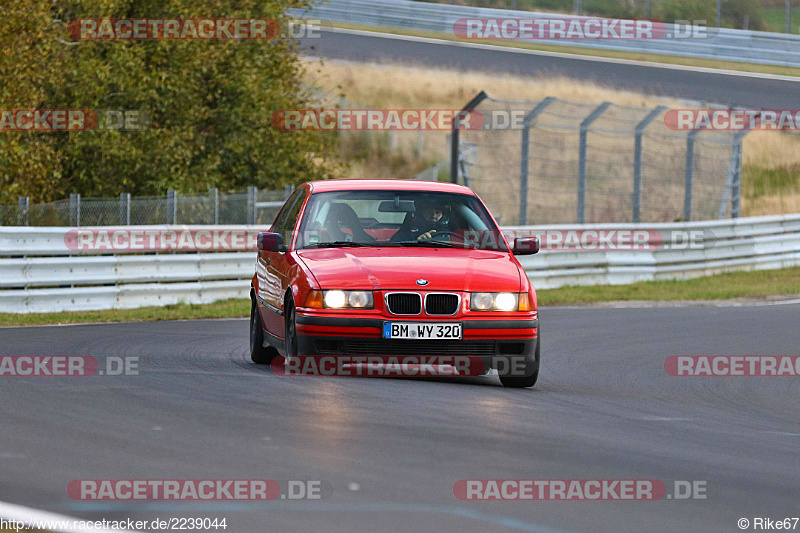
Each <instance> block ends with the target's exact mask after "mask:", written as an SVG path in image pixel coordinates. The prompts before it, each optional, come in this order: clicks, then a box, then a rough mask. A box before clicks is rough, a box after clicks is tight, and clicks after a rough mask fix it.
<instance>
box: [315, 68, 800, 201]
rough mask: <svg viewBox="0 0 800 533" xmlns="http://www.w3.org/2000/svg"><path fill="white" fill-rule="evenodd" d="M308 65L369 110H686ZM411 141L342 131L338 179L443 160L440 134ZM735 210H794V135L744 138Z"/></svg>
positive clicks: (552, 90) (551, 86)
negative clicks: (496, 102)
mask: <svg viewBox="0 0 800 533" xmlns="http://www.w3.org/2000/svg"><path fill="white" fill-rule="evenodd" d="M307 67H308V74H307V76H306V81H307V82H308V83H310V84H313V85H316V86H318V87H321V88H323V89H324V90H325V91H326V92H327V93H328V95H334V96H333V98H332V100H333V101H337V99H336V97H335V95H342V96H346V98H347V100H348V101H349V102H356V103H357V104H356V105H359V106H366V107H372V108H385V109H393V108H394V109H398V108H423V109H460V108H461V107H463V106H464V104H465V103H466V102H467V101H469V100H470V99H471V98H472V97H474V96H475V95H476V94H477V93H479V92H480V91H481V90H488V91H489V92H490V94H491V96H492V97H495V98H498V99H508V100H539V99H542V98H544V97H547V96H557V97H558V98H561V99H564V100H570V101H574V102H584V103H599V102H603V101H610V102H613V103H615V104H618V105H624V106H634V107H654V106H657V105H666V106H668V107H673V108H683V107H686V103H685V102H684V103H681V102H680V101H678V100H675V99H665V98H657V97H652V96H647V95H642V94H638V93H634V92H630V91H621V90H618V89H614V88H610V87H605V86H602V85H600V84H596V83H585V82H576V81H574V80H570V79H566V78H535V79H534V78H528V77H523V76H511V75H500V74H489V73H481V72H461V71H455V70H444V69H431V68H424V67H420V66H413V65H411V66H409V65H402V66H401V65H381V64H374V63H351V62H341V61H325V62H318V61H307ZM391 136H394V139H391ZM418 142H419V137H418V134H417V133H416V132H399V133H395V134H391V135H390V134H374V133H373V134H370V135H362V134H359V133H343V134H341V143H340V150H339V157H340V159H341V160H342V161H343V162H346V163H347V166H346V167H345V168H344V169H343V171H342V177H352V178H362V177H373V178H390V177H397V178H408V177H413V176H414V175H416V174H418V173H419V172H421V171H422V170H425V169H426V168H427V167H429V166H430V165H432V164H434V163H436V162H439V161H445V160H446V159H447V158H448V154H449V147H448V145H447V132H425V134H424V148H423V150H422V151H421V152H420V151H419V150H418V148H417V145H418ZM678 181H681V180H678ZM676 183H677V181H676ZM742 210H743V215H745V216H751V215H762V214H781V213H791V212H798V211H800V136H798V135H791V134H782V133H776V132H753V133H751V134H749V135H748V136H747V137H745V142H744V169H743V200H742Z"/></svg>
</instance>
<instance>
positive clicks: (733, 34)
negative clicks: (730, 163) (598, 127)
mask: <svg viewBox="0 0 800 533" xmlns="http://www.w3.org/2000/svg"><path fill="white" fill-rule="evenodd" d="M289 12H290V13H291V14H292V15H293V16H296V17H301V18H308V19H310V20H323V21H330V22H349V23H353V24H363V25H367V26H383V27H390V28H406V29H410V30H422V31H433V32H440V33H449V34H453V26H454V24H455V22H456V21H457V20H459V19H464V18H473V19H474V18H525V19H530V18H538V19H544V18H560V19H565V18H573V16H572V15H561V14H553V13H538V12H533V11H514V10H508V9H491V8H480V7H467V6H457V5H447V4H434V3H428V2H412V1H409V0H324V1H321V0H316V1H314V2H313V5H312V8H311V9H310V10H308V9H293V10H290V11H289ZM709 22H710V23H711V25H712V26H713V21H709ZM690 29H691V27H676V26H674V25H672V24H667V25H666V34H667V35H669V36H673V38H661V39H651V40H536V41H535V42H541V43H546V44H550V45H559V44H561V45H568V46H575V47H584V48H597V49H607V50H626V51H631V52H644V53H652V54H662V55H673V56H684V57H701V58H708V59H720V60H725V61H743V62H749V63H760V64H765V65H785V66H792V67H798V66H800V36H797V35H788V34H782V33H770V32H758V31H747V30H733V29H725V28H722V29H718V28H706V29H707V31H706V34H705V35H704V36H701V35H697V33H696V30H691V32H690V31H689V30H690ZM676 32H677V35H685V33H682V32H686V33H692V32H694V33H693V36H689V37H685V38H674V36H675V35H676ZM476 42H481V41H476ZM529 42H533V41H529Z"/></svg>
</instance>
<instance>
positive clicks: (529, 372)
mask: <svg viewBox="0 0 800 533" xmlns="http://www.w3.org/2000/svg"><path fill="white" fill-rule="evenodd" d="M541 347H542V330H541V328H540V329H539V331H538V335H537V336H536V350H534V358H533V361H531V360H529V359H526V360H525V370H524V375H522V376H503V375H501V376H500V383H502V384H503V386H504V387H511V388H515V389H523V388H526V387H533V386H534V385H536V381H537V380H538V379H539V352H540V350H541Z"/></svg>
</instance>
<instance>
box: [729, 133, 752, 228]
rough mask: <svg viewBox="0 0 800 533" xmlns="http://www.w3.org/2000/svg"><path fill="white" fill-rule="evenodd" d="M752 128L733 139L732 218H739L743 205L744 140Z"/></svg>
mask: <svg viewBox="0 0 800 533" xmlns="http://www.w3.org/2000/svg"><path fill="white" fill-rule="evenodd" d="M748 133H750V130H744V131H740V132H739V133H737V134H736V136H735V137H734V139H733V142H734V147H733V152H734V155H735V159H734V174H733V190H732V192H731V218H739V216H740V215H741V205H742V141H743V140H744V136H745V135H747V134H748Z"/></svg>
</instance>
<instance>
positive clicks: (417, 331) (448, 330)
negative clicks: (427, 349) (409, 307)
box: [383, 322, 461, 340]
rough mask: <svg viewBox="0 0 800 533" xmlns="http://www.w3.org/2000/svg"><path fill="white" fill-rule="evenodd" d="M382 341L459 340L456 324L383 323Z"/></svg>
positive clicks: (459, 332) (459, 334) (459, 328)
mask: <svg viewBox="0 0 800 533" xmlns="http://www.w3.org/2000/svg"><path fill="white" fill-rule="evenodd" d="M383 338H384V339H422V340H431V339H433V340H461V324H459V323H456V322H444V323H436V322H434V323H431V322H384V323H383Z"/></svg>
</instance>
